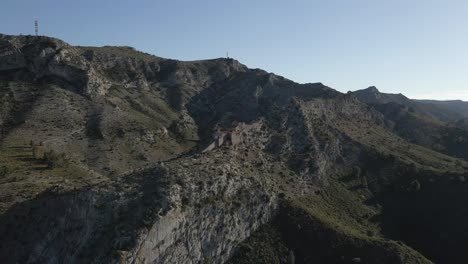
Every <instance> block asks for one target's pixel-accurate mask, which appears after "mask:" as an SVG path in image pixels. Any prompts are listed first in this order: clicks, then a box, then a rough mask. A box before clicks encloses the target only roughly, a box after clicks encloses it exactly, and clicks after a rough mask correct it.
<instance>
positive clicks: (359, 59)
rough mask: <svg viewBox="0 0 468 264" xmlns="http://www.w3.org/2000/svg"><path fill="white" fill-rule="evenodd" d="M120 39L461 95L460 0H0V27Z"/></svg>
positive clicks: (387, 87)
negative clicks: (38, 25)
mask: <svg viewBox="0 0 468 264" xmlns="http://www.w3.org/2000/svg"><path fill="white" fill-rule="evenodd" d="M35 17H38V18H39V23H40V33H41V34H43V35H48V36H54V37H57V38H61V39H63V40H65V41H67V42H69V43H71V44H74V45H90V46H91V45H93V46H100V45H130V46H133V47H135V48H137V49H139V50H142V51H145V52H149V53H152V54H155V55H158V56H162V57H167V58H175V59H180V60H196V59H207V58H214V57H222V56H225V54H226V51H229V54H230V55H231V56H232V57H234V58H236V59H238V60H239V61H241V62H242V63H244V64H246V65H247V66H249V67H251V68H262V69H265V70H267V71H270V72H274V73H276V74H279V75H282V76H285V77H287V78H289V79H292V80H294V81H297V82H301V83H305V82H323V83H324V84H326V85H328V86H331V87H333V88H335V89H337V90H340V91H343V92H346V91H348V90H356V89H361V88H365V87H367V86H371V85H375V86H377V87H378V88H379V89H380V90H381V91H384V92H392V93H399V92H401V93H404V94H406V95H408V96H410V97H413V98H434V99H464V100H468V1H466V0H440V1H432V0H321V1H315V0H288V1H287V0H236V1H227V0H226V1H223V0H166V1H162V0H161V1H160V0H152V1H150V0H128V1H123V0H109V1H106V0H93V1H90V0H79V1H78V0H73V1H72V0H55V1H52V0H30V1H26V0H1V2H0V32H1V33H6V34H19V33H23V34H32V33H33V32H34V27H33V21H34V18H35Z"/></svg>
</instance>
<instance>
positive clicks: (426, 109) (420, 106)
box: [352, 86, 468, 121]
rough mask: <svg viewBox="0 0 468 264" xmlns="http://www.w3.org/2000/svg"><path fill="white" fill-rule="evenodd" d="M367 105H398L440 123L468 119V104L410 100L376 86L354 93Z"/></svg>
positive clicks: (457, 101)
mask: <svg viewBox="0 0 468 264" xmlns="http://www.w3.org/2000/svg"><path fill="white" fill-rule="evenodd" d="M352 94H353V95H355V96H356V97H357V98H359V100H361V101H362V102H365V103H367V104H386V103H396V104H400V105H403V106H405V107H408V108H409V109H410V110H411V111H415V112H418V113H420V114H424V115H426V116H428V117H432V118H435V119H437V120H440V121H456V120H458V119H463V118H468V102H464V101H461V100H450V101H437V100H416V99H409V98H408V97H406V96H404V95H403V94H401V93H400V94H390V93H381V92H380V91H379V90H378V89H377V88H376V87H375V86H371V87H369V88H367V89H363V90H358V91H355V92H352Z"/></svg>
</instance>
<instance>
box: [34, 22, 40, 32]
mask: <svg viewBox="0 0 468 264" xmlns="http://www.w3.org/2000/svg"><path fill="white" fill-rule="evenodd" d="M34 33H36V36H37V35H38V34H39V22H38V21H37V18H36V19H35V20H34Z"/></svg>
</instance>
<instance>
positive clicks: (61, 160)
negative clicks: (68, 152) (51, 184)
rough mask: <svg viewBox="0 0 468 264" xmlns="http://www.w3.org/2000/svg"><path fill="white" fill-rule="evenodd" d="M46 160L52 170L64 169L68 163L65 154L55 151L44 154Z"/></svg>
mask: <svg viewBox="0 0 468 264" xmlns="http://www.w3.org/2000/svg"><path fill="white" fill-rule="evenodd" d="M44 160H45V162H46V163H47V165H48V166H49V167H50V168H59V167H63V166H64V164H65V162H66V160H65V154H63V153H57V152H55V151H53V150H50V151H47V152H45V153H44Z"/></svg>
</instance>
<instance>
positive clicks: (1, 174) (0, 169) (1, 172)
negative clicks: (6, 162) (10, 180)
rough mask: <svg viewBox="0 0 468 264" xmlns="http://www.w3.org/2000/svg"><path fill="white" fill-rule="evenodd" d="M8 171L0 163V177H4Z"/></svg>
mask: <svg viewBox="0 0 468 264" xmlns="http://www.w3.org/2000/svg"><path fill="white" fill-rule="evenodd" d="M8 173H9V170H8V168H7V167H6V166H3V165H0V177H5V176H6V175H7V174H8Z"/></svg>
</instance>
